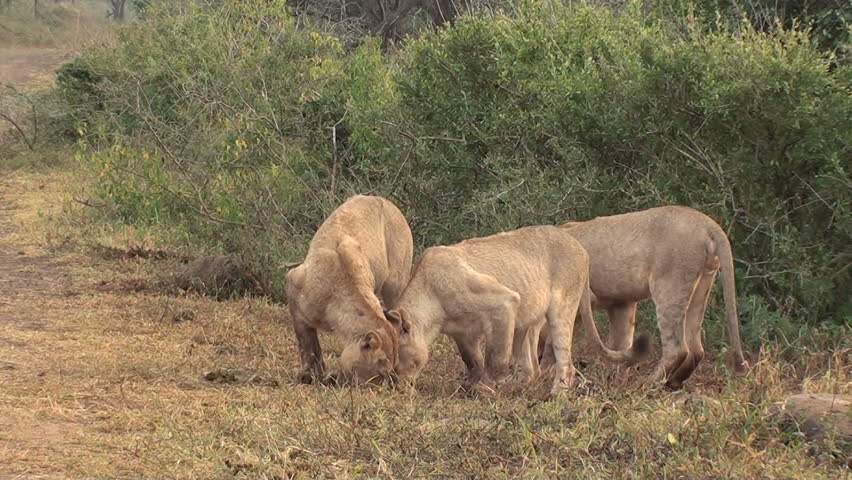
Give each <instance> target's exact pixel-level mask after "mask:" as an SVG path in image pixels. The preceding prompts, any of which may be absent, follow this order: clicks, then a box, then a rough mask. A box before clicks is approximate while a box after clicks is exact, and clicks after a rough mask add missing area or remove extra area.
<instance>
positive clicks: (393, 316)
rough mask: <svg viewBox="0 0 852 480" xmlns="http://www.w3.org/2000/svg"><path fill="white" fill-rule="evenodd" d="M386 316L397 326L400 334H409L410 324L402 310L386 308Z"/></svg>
mask: <svg viewBox="0 0 852 480" xmlns="http://www.w3.org/2000/svg"><path fill="white" fill-rule="evenodd" d="M385 318H387V319H388V322H390V324H391V325H393V326H394V327H395V328H396V330H397V331H398V332H399V334H400V335H405V334H408V330H409V325H408V321H406V320H405V315H404V314H403V313H402V310H385Z"/></svg>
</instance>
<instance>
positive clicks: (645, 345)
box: [629, 332, 652, 365]
mask: <svg viewBox="0 0 852 480" xmlns="http://www.w3.org/2000/svg"><path fill="white" fill-rule="evenodd" d="M651 349H652V347H651V335H650V334H648V332H645V333H643V334H641V335H639V338H637V339H636V340H635V341H634V342H633V346H632V347H630V361H629V364H630V365H635V364H637V363H639V362H641V361H642V360H645V359H646V358H648V355H650V354H651Z"/></svg>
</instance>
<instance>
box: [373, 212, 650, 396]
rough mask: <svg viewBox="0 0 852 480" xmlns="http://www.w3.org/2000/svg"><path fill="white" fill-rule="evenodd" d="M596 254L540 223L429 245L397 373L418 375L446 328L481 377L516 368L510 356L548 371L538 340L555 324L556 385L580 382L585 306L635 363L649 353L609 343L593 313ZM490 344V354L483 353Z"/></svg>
mask: <svg viewBox="0 0 852 480" xmlns="http://www.w3.org/2000/svg"><path fill="white" fill-rule="evenodd" d="M588 277H589V257H588V254H587V253H586V251H585V250H584V249H583V247H582V246H580V244H579V242H577V240H575V239H574V238H573V237H572V236H571V235H569V234H567V233H566V231H565V230H564V229H560V228H557V227H554V226H534V227H526V228H521V229H519V230H515V231H511V232H504V233H498V234H496V235H492V236H489V237H484V238H475V239H470V240H465V241H463V242H461V243H458V244H455V245H452V246H443V247H432V248H429V249H427V250H426V251H425V252H424V253H423V255H422V256H421V257H420V259H419V261H418V263H417V265H416V266H415V269H414V273H413V276H412V279H411V281H410V283H409V284H408V286H407V287H406V289H405V291H404V292H403V294H402V296H401V298H400V300H399V303H398V304H397V309H396V310H394V311H391V312H389V313H388V315H389V317H393V318H395V319H396V320H397V321H399V322H400V324H401V325H403V332H407V333H403V335H402V336H401V337H400V350H399V361H398V363H397V369H396V371H397V374H398V375H399V377H400V379H402V380H413V379H414V378H415V377H416V376H417V374H418V373H419V372H420V370H421V369H422V368H423V366H424V364H425V363H426V361H427V360H428V357H429V346H430V345H431V344H432V343H433V342H434V341H435V339H436V338H437V337H438V335H439V334H440V333H444V334H446V335H448V336H450V337H452V338H453V339H454V340H455V342H456V345H457V346H458V348H459V353H460V354H461V356H462V359H463V361H464V363H465V366H466V367H467V372H468V381H469V382H470V383H472V384H476V383H483V384H486V385H489V386H490V385H493V384H494V382H495V381H498V380H501V379H502V378H503V377H505V376H506V374H507V373H508V369H509V363H510V357H512V356H513V357H514V363H515V367H516V369H517V370H518V372H519V375H520V376H521V380H522V381H526V380H529V379H530V378H532V377H533V376H535V375H537V374H538V372H539V365H538V355H537V354H538V351H537V342H538V336H539V331H540V330H541V328H542V326H543V325H544V324H545V323H547V325H548V327H549V329H550V331H551V333H552V343H553V347H554V352H555V367H556V368H555V378H554V382H553V387H552V390H553V391H554V392H558V391H562V390H565V389H567V388H569V386H570V385H571V384H572V381H573V378H574V369H573V366H572V364H571V340H572V334H573V326H574V320H575V318H576V316H577V313H578V310H579V312H580V315H581V317H582V319H583V321H584V325H585V326H586V327H587V328H588V329H589V330H590V333H591V335H592V337H593V338H597V341H598V345H599V346H600V348H601V349H603V350H604V351H605V353H606V355H607V357H608V358H610V359H612V360H615V361H622V362H632V361H636V360H638V358H639V357H640V356H641V354H642V353H643V352H641V351H639V350H640V349H641V346H639V345H638V344H639V342H637V348H636V349H635V350H634V351H629V352H615V351H612V350H608V349H606V348H605V347H604V345H603V342H602V341H601V340H600V337H599V336H598V332H597V329H596V328H595V325H594V321H593V319H592V310H591V304H590V298H589V287H588ZM483 342H484V348H485V358H484V359H483V356H482V351H481V347H482V343H483Z"/></svg>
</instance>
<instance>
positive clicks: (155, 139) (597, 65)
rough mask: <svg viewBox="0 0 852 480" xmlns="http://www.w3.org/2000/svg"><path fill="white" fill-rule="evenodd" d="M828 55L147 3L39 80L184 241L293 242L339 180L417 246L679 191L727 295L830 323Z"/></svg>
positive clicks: (597, 23)
mask: <svg viewBox="0 0 852 480" xmlns="http://www.w3.org/2000/svg"><path fill="white" fill-rule="evenodd" d="M833 60H834V59H833V57H832V55H831V54H830V53H826V52H825V51H824V50H821V49H820V48H818V46H817V45H816V43H815V41H814V40H812V39H811V37H810V36H809V34H808V32H807V31H797V30H786V29H783V28H780V27H779V28H776V29H774V30H773V31H772V32H771V33H761V32H758V31H756V30H754V29H752V28H750V27H738V29H737V30H736V31H735V32H733V33H732V32H731V31H730V30H728V29H727V27H724V26H722V25H721V24H720V23H718V22H717V23H710V22H704V21H701V20H699V19H697V18H696V17H689V16H684V17H678V18H672V17H669V16H662V15H660V14H659V12H655V11H652V12H650V13H648V12H643V11H642V10H641V8H639V6H638V5H635V4H632V3H631V4H629V5H627V6H626V7H623V8H620V9H617V10H613V9H610V8H604V7H592V6H584V5H577V6H564V5H562V4H559V3H558V2H548V1H537V0H533V1H528V2H523V3H521V4H519V5H517V8H516V9H515V11H514V13H513V14H512V15H511V16H510V15H505V14H500V13H491V14H478V15H476V16H470V17H464V18H462V19H460V20H459V21H457V22H456V23H455V24H454V25H453V26H452V27H449V28H445V29H441V30H439V31H435V32H428V33H425V34H424V35H422V36H421V37H419V38H416V39H411V40H409V41H408V42H407V44H406V45H405V46H404V47H403V48H401V49H400V50H399V51H397V52H394V53H393V54H390V55H387V56H386V55H383V54H382V53H381V51H380V48H379V45H378V44H377V43H376V42H375V41H365V42H364V43H362V45H360V46H359V47H358V48H357V49H355V50H354V51H352V52H349V53H345V52H344V51H343V49H342V48H341V46H340V44H339V42H337V41H336V40H335V39H334V38H333V37H329V36H326V35H324V34H322V33H320V32H314V31H306V30H300V29H298V28H296V25H295V23H294V22H293V21H292V20H291V19H290V18H289V16H288V15H287V13H286V12H285V11H284V9H283V8H282V7H279V6H276V5H272V4H270V3H269V2H262V1H260V0H258V1H249V2H240V3H239V4H238V5H236V6H233V5H232V6H229V7H221V6H220V7H216V8H214V7H211V6H209V5H208V6H204V5H200V4H195V3H191V2H190V3H189V4H184V5H183V6H169V5H164V4H163V3H154V4H152V5H151V7H149V9H148V10H147V12H146V18H145V20H144V21H143V22H141V23H139V24H137V25H134V26H131V27H128V28H127V29H125V30H124V31H123V33H122V36H121V42H120V43H119V46H118V48H117V49H115V48H113V49H110V50H109V51H107V50H100V51H97V50H96V51H91V52H89V53H88V54H87V55H86V56H85V57H84V58H83V59H82V60H81V61H80V62H81V63H80V64H79V65H78V67H80V68H83V69H85V70H86V72H88V73H87V74H86V76H85V77H81V75H74V76H69V77H68V78H67V79H65V80H63V78H62V77H61V78H60V80H61V83H62V86H63V88H64V91H65V92H67V95H68V98H69V102H70V103H71V104H74V102H77V101H79V102H80V103H81V104H86V105H89V106H91V105H93V104H96V105H97V106H98V108H96V109H92V108H89V110H85V109H83V108H79V109H77V111H78V112H81V113H82V114H83V115H82V117H81V118H80V120H84V119H85V121H86V124H87V127H86V131H87V138H86V145H87V147H88V148H87V149H86V150H85V152H84V153H83V154H82V157H84V158H85V159H86V161H87V162H88V163H89V164H90V165H92V166H93V168H94V169H95V171H96V172H97V173H98V175H99V181H98V183H97V187H96V191H95V193H96V194H97V195H98V196H99V197H100V199H101V200H102V201H103V202H105V203H107V204H108V205H110V206H111V208H112V210H111V211H112V212H113V213H114V214H115V215H116V218H119V219H121V220H122V221H124V222H128V223H132V224H136V225H146V226H151V225H157V226H158V228H164V229H169V230H172V231H178V232H180V235H182V236H183V237H184V238H185V239H186V241H187V242H188V243H191V244H199V243H204V244H206V245H207V248H211V249H218V250H225V251H230V252H236V253H240V254H243V255H244V256H246V257H248V259H249V260H250V261H254V262H256V263H257V264H261V265H264V266H266V267H269V266H270V265H274V264H275V262H276V261H277V260H278V259H282V258H288V257H289V259H291V260H295V259H297V257H298V256H299V254H300V253H301V252H303V251H304V248H305V246H306V242H307V239H308V238H310V235H311V234H312V233H313V231H314V230H315V228H316V226H317V225H318V224H319V223H320V222H321V221H322V219H323V218H324V217H325V215H327V214H328V213H329V211H330V210H331V209H332V208H333V207H334V206H336V205H337V204H338V203H339V202H340V201H341V200H342V199H343V198H345V197H346V196H347V195H349V194H351V193H353V192H374V193H377V194H383V195H387V196H389V197H391V198H392V199H393V200H394V201H396V202H397V203H398V204H399V205H400V206H401V207H402V208H403V209H404V210H405V211H406V213H407V214H408V217H409V219H410V222H411V224H412V228H413V229H414V232H415V238H416V239H417V240H418V243H419V244H420V245H421V246H426V245H431V244H435V243H447V242H453V241H457V240H459V239H462V238H465V237H469V236H473V235H481V234H487V233H492V232H495V231H499V230H503V229H509V228H515V227H519V226H521V225H527V224H533V223H559V222H563V221H567V220H569V219H572V220H573V219H586V218H591V217H594V216H596V215H605V214H613V213H619V212H624V211H630V210H636V209H641V208H647V207H650V206H655V205H660V204H666V203H679V204H685V205H691V206H694V207H696V208H698V209H700V210H702V211H705V212H707V213H708V214H710V215H711V216H713V217H714V218H716V219H717V220H718V221H719V222H720V223H721V225H722V226H723V227H724V228H725V229H726V230H727V231H728V232H729V234H730V236H731V240H732V242H733V245H734V251H735V255H736V257H737V259H738V262H737V277H738V288H739V290H740V293H741V295H743V297H744V298H745V296H746V295H759V296H760V298H762V299H763V301H764V302H766V307H767V308H770V309H771V310H772V311H774V312H777V313H778V314H779V315H784V316H787V317H791V318H800V319H801V320H799V321H798V323H803V322H804V321H805V319H807V320H809V321H810V322H812V323H815V322H825V321H829V319H830V318H833V319H834V321H835V322H837V323H844V322H848V318H849V315H850V314H852V303H850V300H849V296H848V288H849V285H850V284H852V269H849V268H848V266H849V264H850V253H849V249H848V247H847V244H848V240H849V238H850V234H852V212H850V202H849V198H850V197H849V186H850V175H849V171H848V168H849V162H848V159H849V158H850V153H852V152H850V137H849V132H850V131H852V96H850V93H852V92H850V69H849V67H848V66H843V65H838V64H836V63H834V61H833ZM75 68H76V67H75ZM80 78H84V79H85V81H83V82H82V84H80V82H78V80H79V79H80ZM89 79H97V80H91V81H90V80H89ZM81 85H82V86H81ZM92 98H94V99H96V101H95V102H93V101H92ZM83 117H85V118H83ZM267 270H268V272H269V274H270V277H271V278H280V274H278V273H277V272H275V270H274V269H269V268H268V269H267ZM779 324H780V323H779Z"/></svg>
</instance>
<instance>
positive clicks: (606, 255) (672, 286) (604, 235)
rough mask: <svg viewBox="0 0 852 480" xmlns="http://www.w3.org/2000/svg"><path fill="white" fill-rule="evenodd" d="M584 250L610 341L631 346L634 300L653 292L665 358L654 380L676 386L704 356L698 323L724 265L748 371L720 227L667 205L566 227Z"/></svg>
mask: <svg viewBox="0 0 852 480" xmlns="http://www.w3.org/2000/svg"><path fill="white" fill-rule="evenodd" d="M563 228H565V229H566V231H568V232H569V233H570V234H571V235H573V236H574V238H576V239H577V240H578V241H579V242H580V243H581V244H582V245H583V247H585V249H586V251H588V253H589V257H590V259H591V277H590V284H591V289H592V292H593V294H594V296H595V297H596V302H595V305H594V307H595V309H598V310H606V311H607V312H608V314H609V318H610V333H609V335H608V341H607V344H608V346H609V347H610V348H613V349H616V350H622V349H626V348H629V347H630V345H631V343H632V341H633V330H634V328H635V324H636V306H637V303H638V302H640V301H642V300H645V299H647V298H652V299H653V300H654V304H655V306H656V309H657V323H658V326H659V330H660V336H661V340H662V350H663V351H662V359H661V360H660V364H659V365H658V367H657V369H656V371H655V373H654V374H653V375H652V377H651V381H660V380H663V379H666V380H667V382H668V384H669V386H670V387H674V388H677V387H679V386H680V385H681V384H682V383H683V382H684V381H685V380H686V379H687V378H689V376H690V375H691V374H692V372H693V370H694V369H695V368H696V367H697V366H698V363H699V362H700V361H701V360H702V358H703V357H704V347H703V344H702V341H701V326H702V323H703V321H704V310H705V308H706V305H707V299H708V297H709V295H710V290H711V288H712V286H713V281H714V280H715V278H716V274H717V273H718V272H719V271H720V269H721V275H722V290H723V292H724V297H725V313H726V317H727V324H728V332H729V334H730V337H731V344H732V346H733V354H734V367H735V369H736V370H737V371H738V372H744V371H746V370H747V369H748V364H747V363H746V361H745V359H744V357H743V351H742V343H741V341H740V334H739V323H738V321H737V305H736V289H735V287H734V263H733V255H732V253H731V245H730V242H729V241H728V237H727V235H725V232H724V230H722V227H720V226H719V224H717V223H716V222H715V221H713V219H711V218H710V217H708V216H707V215H705V214H703V213H701V212H699V211H697V210H694V209H692V208H688V207H681V206H665V207H657V208H651V209H648V210H643V211H639V212H632V213H625V214H621V215H612V216H607V217H598V218H595V219H593V220H589V221H586V222H570V223H566V224H565V225H563Z"/></svg>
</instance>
